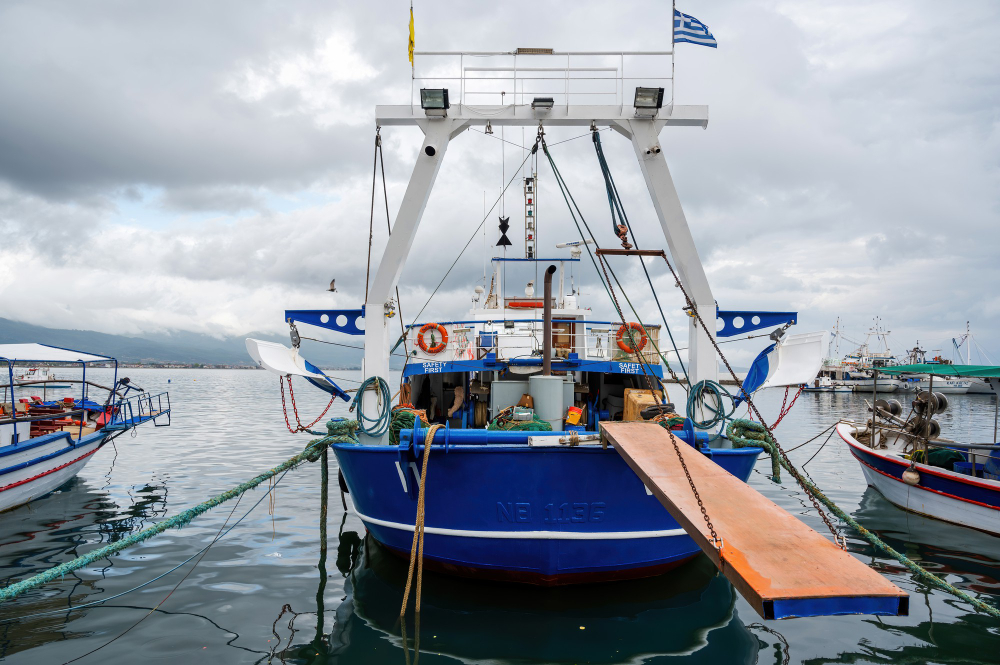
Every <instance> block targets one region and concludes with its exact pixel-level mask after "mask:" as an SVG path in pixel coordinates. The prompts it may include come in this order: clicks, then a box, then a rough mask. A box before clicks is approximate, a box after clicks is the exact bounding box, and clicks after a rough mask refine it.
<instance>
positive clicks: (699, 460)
mask: <svg viewBox="0 0 1000 665" xmlns="http://www.w3.org/2000/svg"><path fill="white" fill-rule="evenodd" d="M601 428H602V430H603V431H604V434H605V435H606V437H607V439H608V441H610V443H611V444H612V445H613V446H614V448H615V450H617V451H618V453H619V454H620V455H621V456H622V457H623V458H624V459H625V461H626V462H627V463H628V465H629V466H630V467H631V468H632V470H633V471H635V473H636V475H638V476H639V478H640V479H641V480H642V482H643V483H645V485H646V487H648V488H649V490H650V491H651V492H652V493H653V494H654V495H655V496H656V497H657V499H659V501H660V503H662V504H663V506H664V507H665V508H666V509H667V510H668V511H669V512H670V514H671V515H672V516H673V517H674V519H676V520H677V521H678V523H680V525H681V526H682V527H684V529H685V530H686V531H687V532H688V533H689V534H690V535H691V536H692V537H693V539H694V541H695V542H696V543H697V544H698V546H699V547H701V549H702V550H703V551H704V552H705V554H707V555H708V556H709V558H711V559H712V561H713V563H715V565H716V566H717V567H718V568H719V570H721V571H722V573H723V574H725V576H726V577H727V578H729V581H730V582H732V583H733V585H734V586H735V587H736V589H737V590H738V591H739V592H740V594H742V595H743V597H744V598H746V599H747V601H748V602H749V603H750V604H751V605H752V606H753V608H754V609H755V610H757V612H758V613H759V614H760V615H761V616H762V617H763V618H765V619H782V618H787V617H793V616H825V615H831V614H884V615H892V616H896V615H905V614H906V613H907V611H908V607H909V602H908V601H909V597H908V596H907V594H906V592H904V591H903V590H902V589H900V588H899V587H897V586H896V585H894V584H892V583H891V582H889V581H888V580H886V579H885V578H884V577H882V576H881V575H880V574H878V573H877V572H875V571H874V570H872V569H871V568H869V567H868V566H867V565H865V564H864V563H863V562H861V561H859V560H857V559H855V558H854V557H853V556H851V555H850V554H848V553H847V552H844V551H843V550H841V549H840V548H839V547H837V546H836V545H835V544H834V543H833V542H831V541H830V540H829V539H828V538H826V537H824V536H822V535H820V534H819V533H817V532H815V531H813V530H812V529H811V528H809V527H808V526H806V525H805V524H804V523H803V522H801V521H799V520H798V519H797V518H795V517H794V516H793V515H791V514H790V513H788V512H786V511H785V510H784V509H782V508H780V507H779V506H778V505H776V504H775V503H773V502H772V501H770V500H769V499H767V498H766V497H764V496H763V495H762V494H760V493H759V492H757V491H756V490H754V489H753V488H751V487H750V486H749V485H747V484H746V483H744V482H742V481H741V480H739V479H738V478H736V477H735V476H733V475H732V474H730V473H729V472H728V471H726V470H725V469H723V468H722V467H720V466H718V465H717V464H715V463H714V462H713V461H712V460H711V459H709V458H708V457H706V456H705V455H704V454H702V453H701V452H699V451H697V450H695V449H694V448H692V447H691V446H689V445H688V444H686V443H684V442H683V441H681V440H680V439H678V440H677V443H678V446H679V447H680V450H681V453H682V455H683V456H684V461H685V462H686V463H687V467H688V471H690V472H691V477H692V478H693V479H694V483H695V486H696V487H697V488H698V493H699V494H700V495H701V499H702V502H703V504H704V506H705V509H706V510H707V511H708V516H709V518H710V519H711V520H712V524H713V525H714V526H715V531H716V533H718V535H719V537H720V538H721V539H722V542H723V547H722V552H721V556H720V553H719V551H718V550H717V549H716V547H715V546H714V545H713V543H712V542H711V536H710V535H709V531H708V527H707V526H706V524H705V520H704V518H703V517H702V514H701V510H700V509H699V507H698V502H697V501H696V499H695V497H694V494H693V492H692V491H691V486H690V485H689V483H688V481H687V478H686V477H685V476H684V470H683V468H682V467H681V464H680V461H679V459H678V457H677V453H676V452H675V451H674V447H673V446H672V445H671V443H670V437H671V436H672V435H671V434H670V433H668V432H667V431H666V430H665V429H663V428H662V427H660V426H659V425H657V424H655V423H644V422H631V423H627V422H614V423H602V424H601Z"/></svg>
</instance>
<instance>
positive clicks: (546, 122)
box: [364, 104, 718, 409]
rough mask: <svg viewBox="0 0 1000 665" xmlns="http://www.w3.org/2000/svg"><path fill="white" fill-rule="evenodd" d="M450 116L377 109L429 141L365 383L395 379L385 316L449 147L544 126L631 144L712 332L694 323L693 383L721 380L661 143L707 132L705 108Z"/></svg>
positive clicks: (368, 340) (388, 275) (706, 305)
mask: <svg viewBox="0 0 1000 665" xmlns="http://www.w3.org/2000/svg"><path fill="white" fill-rule="evenodd" d="M447 113H448V114H447V116H446V117H428V116H426V115H424V112H423V111H422V110H420V109H419V108H416V109H415V108H414V107H412V106H378V107H376V118H377V120H376V122H377V123H378V125H380V126H383V127H387V126H394V125H416V126H417V127H419V128H420V129H421V130H422V131H423V133H424V142H423V145H422V146H421V148H420V152H419V154H418V155H417V162H416V164H415V165H414V167H413V174H412V175H411V176H410V181H409V184H408V185H407V187H406V193H405V194H404V195H403V201H402V203H401V204H400V207H399V212H398V214H397V215H396V221H395V223H394V224H393V225H392V233H391V235H390V236H389V242H388V244H387V246H386V248H385V253H384V254H383V255H382V260H381V261H380V262H379V266H378V270H377V271H376V273H375V279H374V280H373V281H372V285H371V289H370V290H369V292H368V299H367V302H366V303H365V312H366V316H365V361H364V374H365V376H380V377H382V378H384V379H386V380H387V381H388V379H389V350H390V347H391V345H392V344H393V343H394V342H395V341H396V334H395V333H394V332H391V331H390V329H391V326H390V321H389V318H388V317H387V316H385V314H384V312H385V311H386V305H387V303H388V302H389V300H390V298H391V297H392V294H393V289H394V288H395V286H396V284H397V283H398V281H399V277H400V274H401V273H402V270H403V265H404V263H405V261H406V258H407V256H408V255H409V253H410V249H411V247H412V246H413V240H414V238H415V236H416V232H417V227H419V226H420V220H421V218H422V216H423V212H424V208H425V207H426V205H427V200H428V198H429V197H430V193H431V189H432V188H433V186H434V181H435V180H436V178H437V174H438V171H439V170H440V168H441V162H442V161H443V160H444V156H445V154H446V153H447V151H448V144H449V143H450V141H451V140H452V139H453V138H455V137H456V136H457V135H458V134H460V133H462V132H463V131H464V130H465V129H466V128H467V127H469V126H472V125H486V123H487V121H489V122H490V123H491V124H492V125H493V126H494V127H496V126H501V125H507V126H514V127H538V125H539V124H541V125H542V126H543V127H567V126H569V127H591V126H597V127H611V128H612V129H614V130H615V131H617V132H618V133H619V134H622V135H623V136H625V137H626V138H628V139H629V140H630V141H631V142H632V148H633V149H634V150H635V154H636V158H637V159H638V160H639V166H640V167H641V169H642V174H643V178H644V179H645V181H646V187H647V189H648V190H649V194H650V197H651V198H652V201H653V208H654V209H655V210H656V216H657V218H658V219H659V221H660V226H661V228H662V229H663V236H664V238H665V239H666V241H667V247H668V249H669V252H670V256H671V257H672V259H673V262H674V266H675V267H676V269H677V274H678V276H679V277H680V280H681V282H682V283H683V285H684V287H685V289H687V292H688V294H689V295H690V296H691V299H692V300H694V305H695V307H696V308H697V309H698V311H699V312H700V313H701V315H702V318H703V319H704V321H705V322H706V323H707V324H708V326H709V332H708V333H706V332H705V331H704V330H703V329H702V328H701V326H699V325H698V323H697V321H696V320H695V319H694V318H693V317H691V320H690V322H689V337H688V339H689V350H688V373H689V375H690V378H691V382H692V384H694V383H697V382H698V381H702V380H706V379H707V380H711V381H717V380H718V358H717V355H716V353H715V349H714V347H713V345H712V340H711V339H710V337H709V335H712V336H713V337H714V325H715V320H716V306H715V299H714V298H713V296H712V289H711V288H710V287H709V285H708V278H707V277H706V276H705V269H704V267H703V266H702V263H701V259H700V258H699V256H698V250H697V248H696V247H695V244H694V238H693V237H692V236H691V230H690V228H689V227H688V223H687V219H686V218H685V217H684V210H683V209H682V207H681V203H680V199H679V198H678V196H677V190H676V189H675V188H674V183H673V179H672V178H671V176H670V169H669V168H668V167H667V160H666V158H665V157H664V154H663V150H662V149H661V147H660V140H659V135H660V131H661V130H662V129H663V128H664V127H666V126H678V127H702V128H704V127H707V126H708V107H707V106H676V105H675V106H670V107H665V108H662V109H660V111H659V113H658V114H657V116H656V117H653V118H640V117H636V116H635V111H634V109H632V108H631V107H623V106H621V105H612V106H606V105H597V106H568V107H560V106H556V107H554V108H551V109H533V108H531V106H530V105H529V104H522V105H507V106H467V105H461V104H459V105H455V106H452V107H451V108H450V109H449V110H448V112H447ZM364 399H365V400H366V402H367V401H368V400H373V401H374V400H375V399H376V396H375V394H374V393H370V394H366V395H365V396H364ZM366 406H367V407H368V408H369V409H371V408H373V405H371V404H367V403H366Z"/></svg>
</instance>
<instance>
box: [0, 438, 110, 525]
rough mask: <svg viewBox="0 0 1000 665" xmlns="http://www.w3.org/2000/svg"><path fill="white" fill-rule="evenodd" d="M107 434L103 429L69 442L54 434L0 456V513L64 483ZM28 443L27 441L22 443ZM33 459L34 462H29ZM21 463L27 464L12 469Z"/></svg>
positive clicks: (88, 459) (91, 454)
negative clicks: (30, 445)
mask: <svg viewBox="0 0 1000 665" xmlns="http://www.w3.org/2000/svg"><path fill="white" fill-rule="evenodd" d="M107 437H108V435H107V434H106V433H104V432H95V433H93V434H90V435H87V436H84V437H83V439H82V440H81V441H80V442H79V443H78V444H77V445H71V444H72V441H71V440H70V439H69V438H68V437H66V436H58V437H56V438H54V439H53V440H52V441H49V442H46V443H44V444H42V445H40V446H33V447H30V448H27V449H26V450H23V451H17V452H13V451H12V452H9V453H8V454H7V455H5V456H3V457H0V512H3V511H5V510H10V509H11V508H16V507H17V506H21V505H24V504H26V503H29V502H31V501H34V500H35V499H38V498H40V497H43V496H45V495H46V494H48V493H50V492H52V491H54V490H56V489H58V488H59V487H60V486H62V485H64V484H65V483H66V482H67V481H68V480H70V479H71V478H73V477H74V476H75V475H76V474H78V473H79V472H80V470H81V469H83V467H84V466H86V465H87V462H89V461H90V458H91V457H93V455H94V453H96V452H97V451H98V450H99V449H100V448H101V446H102V445H103V444H104V442H105V441H106V440H107ZM30 443H31V442H30V440H29V441H27V442H25V444H30ZM25 444H22V445H25ZM25 447H27V446H25ZM4 448H6V446H5V447H4ZM4 448H0V452H3V451H4ZM33 460H38V461H36V462H34V463H31V462H32V461H33ZM24 463H29V464H28V465H27V466H25V467H24V468H16V467H18V466H20V465H21V464H24Z"/></svg>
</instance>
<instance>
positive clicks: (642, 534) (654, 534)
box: [354, 508, 687, 540]
mask: <svg viewBox="0 0 1000 665" xmlns="http://www.w3.org/2000/svg"><path fill="white" fill-rule="evenodd" d="M354 512H355V514H357V516H358V517H360V518H361V521H362V522H364V523H365V524H376V525H378V526H384V527H387V528H389V529H398V530H399V531H409V532H410V533H413V525H412V524H402V523H400V522H388V521H386V520H380V519H377V518H374V517H368V516H367V515H362V514H361V513H359V512H358V511H357V509H356V508H355V510H354ZM424 533H428V534H432V535H435V536H453V537H455V538H493V539H497V540H633V539H639V538H669V537H672V536H686V535H687V532H686V531H684V529H666V530H663V531H604V532H597V533H584V532H579V531H469V530H467V529H444V528H441V527H437V526H425V527H424Z"/></svg>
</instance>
